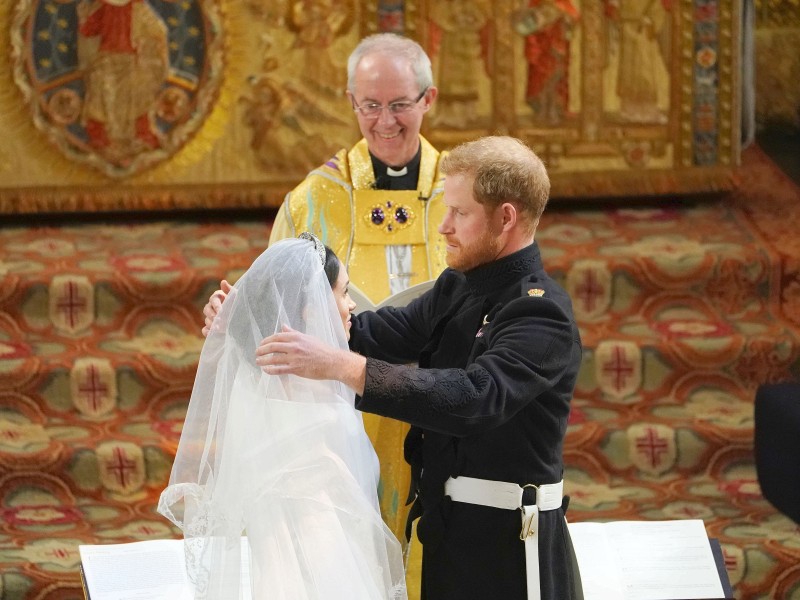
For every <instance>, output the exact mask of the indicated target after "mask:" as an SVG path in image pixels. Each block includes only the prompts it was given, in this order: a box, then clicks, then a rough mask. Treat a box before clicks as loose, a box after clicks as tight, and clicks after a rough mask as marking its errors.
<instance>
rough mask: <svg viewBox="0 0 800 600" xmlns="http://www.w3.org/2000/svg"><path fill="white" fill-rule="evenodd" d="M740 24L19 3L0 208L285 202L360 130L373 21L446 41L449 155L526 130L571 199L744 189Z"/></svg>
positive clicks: (0, 166) (510, 6)
mask: <svg viewBox="0 0 800 600" xmlns="http://www.w3.org/2000/svg"><path fill="white" fill-rule="evenodd" d="M119 5H121V6H119ZM104 11H105V12H104ZM740 20H741V7H740V0H592V1H591V2H590V1H589V0H469V1H453V0H427V1H420V0H407V1H405V2H402V1H397V0H394V1H391V2H389V1H385V2H384V1H379V0H273V1H270V2H264V1H263V0H181V1H178V0H129V1H128V2H119V1H117V2H115V3H113V5H112V4H111V3H107V2H106V0H8V1H6V2H3V3H1V4H0V23H2V30H1V31H0V35H1V36H2V38H0V44H2V46H3V47H4V48H5V49H6V51H4V52H1V53H0V78H2V85H1V86H0V131H3V133H4V134H5V135H4V140H3V144H2V147H0V213H26V212H63V211H67V212H69V211H84V210H89V211H98V210H99V211H105V210H128V209H172V208H223V207H225V208H231V207H258V206H277V205H278V204H279V203H280V201H281V200H282V197H283V195H284V194H285V192H286V191H288V190H289V189H291V187H293V186H294V185H295V184H296V183H297V182H298V181H299V180H300V179H301V178H302V177H303V175H304V174H305V173H306V172H307V171H308V170H309V169H311V168H313V167H314V166H315V165H317V164H320V163H321V162H323V161H324V160H325V159H326V158H328V157H329V156H330V155H331V153H332V152H334V151H335V150H336V149H338V148H340V147H342V146H347V145H350V144H352V143H353V142H354V141H356V140H357V137H358V130H357V128H356V126H355V120H354V118H353V115H352V111H351V107H350V106H349V104H348V102H347V99H346V97H345V95H344V87H345V83H346V81H345V79H346V77H345V64H346V59H347V56H348V54H349V52H350V51H351V50H352V48H353V47H354V46H355V44H356V43H357V41H358V39H360V38H361V37H362V36H364V35H366V34H368V33H372V32H377V31H395V32H402V33H405V34H407V35H409V36H411V37H413V38H415V39H417V40H418V41H419V42H420V43H422V44H423V46H424V47H425V48H426V49H427V50H428V52H429V54H430V55H431V57H432V59H433V64H434V71H435V73H434V74H435V79H436V81H437V85H438V87H439V89H440V94H439V98H438V100H437V105H436V107H435V109H434V111H433V112H432V113H431V114H430V116H429V118H428V121H427V123H426V125H425V127H424V130H423V133H424V134H425V135H426V136H427V137H428V138H429V139H430V140H431V141H432V142H433V143H434V144H435V145H436V146H438V147H440V148H447V147H451V146H452V145H453V144H456V143H458V142H460V141H463V140H466V139H470V138H473V137H476V136H479V135H483V134H487V133H504V134H510V135H514V136H517V137H520V138H522V139H524V140H526V141H527V142H529V143H530V144H531V145H532V146H533V147H534V148H535V149H536V150H537V151H538V152H539V153H540V154H541V155H542V157H543V158H544V159H545V160H546V162H547V164H548V166H549V169H550V172H551V174H552V178H553V195H554V196H555V197H557V198H560V199H575V198H598V197H607V196H619V197H626V196H637V197H640V196H643V195H652V194H675V193H679V194H680V193H696V192H708V191H718V190H724V189H729V188H730V187H732V185H733V179H732V171H733V168H734V167H735V165H736V164H737V163H738V160H739V152H740V148H739V141H738V140H739V93H740V81H739V56H738V44H739V39H740V35H741V33H740ZM120 23H123V24H124V26H120V25H119V24H120ZM114 24H116V25H114ZM120 31H122V32H123V33H122V34H120ZM123 55H124V56H123Z"/></svg>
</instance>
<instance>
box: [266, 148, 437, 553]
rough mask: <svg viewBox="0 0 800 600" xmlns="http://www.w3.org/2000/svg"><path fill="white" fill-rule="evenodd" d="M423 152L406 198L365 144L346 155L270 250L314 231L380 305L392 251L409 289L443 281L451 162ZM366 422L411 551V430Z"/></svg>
mask: <svg viewBox="0 0 800 600" xmlns="http://www.w3.org/2000/svg"><path fill="white" fill-rule="evenodd" d="M420 144H421V146H422V153H421V158H420V171H419V180H418V182H417V189H416V190H403V191H387V190H375V189H373V186H374V183H375V174H374V172H373V169H372V161H371V159H370V156H369V149H368V148H367V143H366V141H365V140H361V141H360V142H359V143H358V144H356V145H355V146H354V147H353V148H352V149H351V150H350V151H347V150H340V151H339V152H337V153H336V155H335V156H333V157H332V158H331V159H330V160H328V161H327V162H326V163H325V164H324V165H322V166H320V167H319V168H317V169H315V170H314V171H312V172H311V173H310V174H309V176H308V177H307V178H306V179H305V180H304V181H303V182H302V183H300V185H298V186H297V187H296V188H295V189H294V190H292V191H291V192H290V193H289V194H288V195H287V196H286V199H285V200H284V204H283V205H282V206H281V208H280V210H279V215H278V217H277V218H276V220H275V224H274V225H273V232H272V234H271V235H270V243H272V242H274V241H277V240H279V239H282V238H283V237H290V236H296V235H297V234H299V233H300V232H303V231H311V232H312V233H314V234H315V235H316V236H317V237H319V238H320V239H321V240H322V241H323V242H324V243H325V244H327V245H328V246H329V247H330V248H331V249H332V250H333V251H334V252H335V253H336V255H337V256H338V257H339V259H340V260H342V261H343V262H344V263H345V264H346V266H347V272H348V274H349V275H350V280H351V281H352V282H353V283H354V284H355V285H356V286H357V287H358V288H359V289H360V290H361V291H362V292H364V293H365V294H366V295H367V297H369V299H370V300H372V302H373V303H375V304H377V303H379V302H381V301H383V300H384V299H386V298H387V297H389V296H390V292H389V290H390V287H389V280H390V273H389V268H388V266H387V259H386V248H387V246H392V247H395V248H408V249H410V252H411V271H412V275H411V279H410V285H414V284H416V283H422V282H424V281H427V280H429V279H434V278H436V277H437V276H438V275H439V273H441V272H442V271H443V270H444V268H445V266H446V263H445V247H444V242H443V240H442V239H441V236H440V235H439V233H438V232H437V228H438V226H439V223H441V221H442V218H443V216H444V203H443V202H442V191H443V189H442V183H443V181H442V176H441V174H440V173H439V161H440V160H441V158H443V156H444V155H443V154H442V153H439V152H438V151H437V150H436V149H435V148H434V147H433V146H431V145H430V143H428V141H427V140H425V139H424V138H422V137H420ZM279 236H280V237H279ZM363 417H364V427H365V428H366V430H367V434H368V435H369V437H370V440H371V441H372V444H373V445H374V446H375V450H376V452H377V454H378V458H379V460H380V465H381V479H380V489H379V498H380V505H381V512H382V514H383V518H384V520H385V521H386V523H387V524H388V525H389V527H390V528H391V529H392V531H393V532H394V533H395V535H396V536H397V538H398V539H400V540H401V541H403V544H404V546H405V541H404V535H405V522H406V517H407V515H408V508H407V507H406V506H405V499H406V496H407V494H408V488H409V484H410V481H411V479H410V471H409V467H408V465H407V464H406V463H405V459H404V458H403V441H404V439H405V436H406V433H407V432H408V425H406V424H405V423H401V422H400V421H395V420H392V419H388V418H386V417H379V416H377V415H372V414H364V415H363Z"/></svg>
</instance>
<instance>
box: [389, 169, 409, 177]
mask: <svg viewBox="0 0 800 600" xmlns="http://www.w3.org/2000/svg"><path fill="white" fill-rule="evenodd" d="M386 174H387V175H389V176H390V177H402V176H403V175H406V174H408V167H407V166H406V167H403V168H402V169H393V168H392V167H389V166H387V167H386Z"/></svg>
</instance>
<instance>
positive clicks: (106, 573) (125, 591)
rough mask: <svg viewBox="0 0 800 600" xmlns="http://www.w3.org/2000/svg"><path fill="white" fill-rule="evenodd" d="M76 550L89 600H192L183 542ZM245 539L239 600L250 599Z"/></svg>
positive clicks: (170, 541) (165, 541)
mask: <svg viewBox="0 0 800 600" xmlns="http://www.w3.org/2000/svg"><path fill="white" fill-rule="evenodd" d="M78 550H79V551H80V555H81V564H82V566H83V573H84V577H85V579H86V587H87V589H88V591H89V595H90V597H91V600H193V599H194V589H193V587H192V584H191V582H190V581H189V577H188V575H187V573H186V563H185V558H184V552H183V540H148V541H144V542H132V543H129V544H105V545H103V544H100V545H82V546H79V548H78ZM249 550H250V548H249V546H248V544H247V538H242V582H243V584H244V585H243V586H242V588H243V589H244V594H243V596H242V599H241V600H251V592H250V572H249V567H250V561H249V556H250V554H249Z"/></svg>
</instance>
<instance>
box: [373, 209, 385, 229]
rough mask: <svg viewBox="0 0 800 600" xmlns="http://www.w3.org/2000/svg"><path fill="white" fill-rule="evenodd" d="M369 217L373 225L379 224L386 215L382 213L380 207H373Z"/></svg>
mask: <svg viewBox="0 0 800 600" xmlns="http://www.w3.org/2000/svg"><path fill="white" fill-rule="evenodd" d="M370 219H372V222H373V223H374V224H375V225H380V224H381V223H383V222H384V220H385V219H386V215H384V214H383V209H382V208H380V207H377V208H373V209H372V213H371V214H370Z"/></svg>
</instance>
